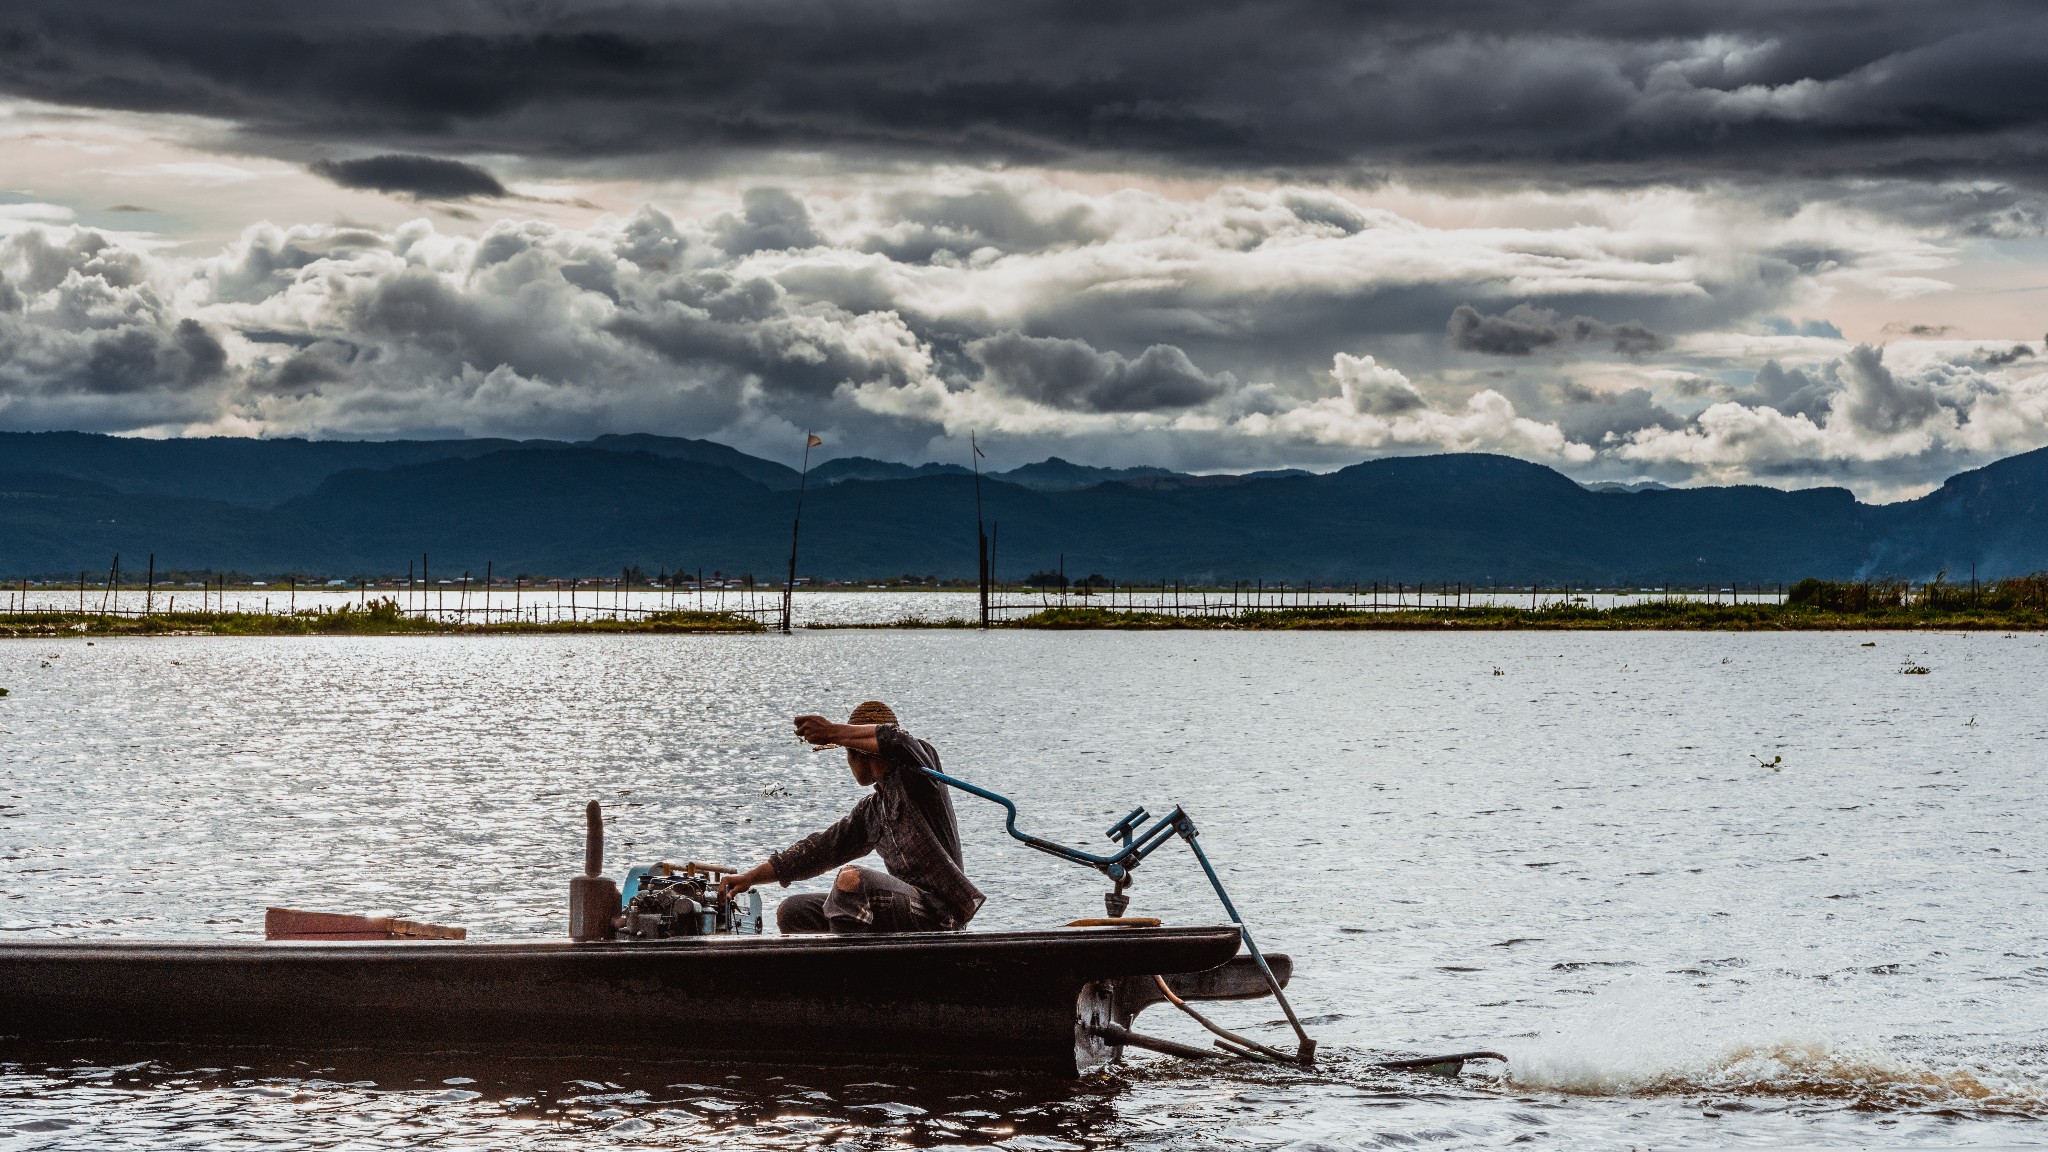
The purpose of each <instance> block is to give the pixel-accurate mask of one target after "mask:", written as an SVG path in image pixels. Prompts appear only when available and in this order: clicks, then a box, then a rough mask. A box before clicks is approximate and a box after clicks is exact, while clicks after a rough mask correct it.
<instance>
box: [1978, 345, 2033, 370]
mask: <svg viewBox="0 0 2048 1152" xmlns="http://www.w3.org/2000/svg"><path fill="white" fill-rule="evenodd" d="M2033 354H2034V350H2033V349H2032V348H2029V347H2027V346H2026V345H2025V344H2015V345H2013V346H2012V347H2010V348H2008V349H2006V350H2005V351H2003V352H1993V353H1991V354H1990V355H1988V356H1986V357H1984V363H1985V365H1986V366H1987V367H1991V368H2003V367H2005V366H2006V365H2007V364H2015V363H2018V362H2019V361H2021V360H2025V359H2027V358H2029V357H2031V356H2032V355H2033Z"/></svg>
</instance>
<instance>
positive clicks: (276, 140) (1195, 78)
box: [0, 0, 2048, 185]
mask: <svg viewBox="0 0 2048 1152" xmlns="http://www.w3.org/2000/svg"><path fill="white" fill-rule="evenodd" d="M2044 70H2048V12H2044V11H2043V9H2042V7H2041V5H2040V4H2039V3H2037V2H2035V0H1956V2H1951V3H1943V4H1926V3H1920V2H1917V0H1910V2H1909V0H1865V2H1863V3H1855V4H1849V3H1841V2H1835V0H1669V2H1665V3H1655V4H1645V3H1635V2H1625V0H1560V2H1559V3H1555V4H1540V5H1539V4H1528V3H1523V2H1520V0H1484V2H1475V3H1469V4H1461V5H1446V4H1442V3H1439V2H1436V0H1380V2H1377V3H1371V4H1357V3H1340V2H1337V0H1256V2H1254V0H1191V2H1190V3H1186V4H1176V5H1150V6H1142V5H1136V4H1128V3H1123V4H1119V3H1110V4H1090V5H1077V4H1073V3H1071V2H1069V0H1020V2H1018V3H1014V4H1008V5H1000V6H994V7H989V6H978V5H959V4H952V3H944V2H941V0H907V2H905V3H898V4H887V5H883V4H866V5H862V4H853V5H848V4H828V3H824V2H822V0H760V2H757V3H748V4H733V5H701V4H697V5H676V4H672V3H667V2H657V0H620V2H616V3H611V4H606V5H602V6H598V5H565V4H510V3H497V4H492V3H482V2H477V0H359V2H357V3H352V4H349V5H347V6H343V7H335V6H309V5H282V4H270V5H249V4H246V3H242V2H240V0H181V2H178V3H164V2H162V0H98V2H95V3H90V4H80V3H78V2H77V0H12V2H11V3H9V4H8V5H6V6H5V8H4V9H0V89H4V90H7V91H10V92H13V93H17V94H20V95H25V96H31V97H35V98H38V99H43V100H49V101H56V102H60V103H67V104H75V105H92V106H102V107H120V108H130V109H147V110H171V111H181V112H192V113H200V114H205V115H209V116H215V117H221V118H224V119H226V120H229V121H231V122H233V123H235V124H237V125H238V126H240V128H241V129H242V130H243V131H245V132H246V133H248V134H249V135H250V136H252V137H254V138H256V139H259V140H263V141H268V142H269V143H270V144H271V146H273V147H275V148H278V149H280V150H284V151H292V150H296V149H303V148H305V147H307V146H309V143H317V142H323V141H325V142H341V143H347V144H350V145H354V146H358V147H362V146H367V147H382V148H389V149H395V150H405V151H429V152H436V153H440V154H456V155H461V154H475V153H481V152H489V153H498V154H508V155H518V156H549V157H555V158H562V159H569V160H587V159H604V158H613V159H617V158H630V157H636V156H660V157H663V158H665V163H666V164H667V165H668V166H669V167H670V168H671V169H672V168H673V167H674V166H675V165H676V164H679V163H698V164H704V165H712V164H716V163H719V162H720V161H721V160H722V159H723V158H725V157H728V156H730V155H731V154H732V153H734V152H743V151H754V150H761V149H782V150H790V151H797V152H805V153H818V152H825V153H834V154H839V155H842V156H844V155H855V154H864V155H868V156H884V157H885V156H940V157H945V158H948V159H998V160H1013V161H1028V162H1080V163H1096V162H1109V163H1141V164H1142V163H1154V164H1160V165H1166V166H1193V167H1225V168H1260V169H1272V168H1285V169H1289V170H1293V171H1320V172H1325V173H1355V172H1358V171H1360V170H1369V169H1377V168H1378V167H1379V166H1382V165H1385V164H1389V163H1395V164H1408V165H1441V166H1451V167H1460V168H1466V169H1504V170H1510V171H1515V172H1529V171H1535V172H1539V173H1543V172H1548V173H1552V174H1556V175H1559V176H1564V177H1574V178H1575V177H1582V176H1590V177H1594V178H1623V179H1627V178H1635V177H1639V176H1659V177H1661V176H1667V175H1672V174H1678V173H1686V172H1698V171H1702V170H1707V171H1728V170H1745V171H1753V172H1758V173H1768V174H1770V175H1773V176H1839V175H1845V174H1856V175H1891V176H1903V177H1907V178H1910V179H1927V180H1954V179H1957V178H1967V177H1972V176H1981V175H1994V176H2001V177H2005V178H2009V179H2011V180H2015V181H2019V182H2023V183H2032V184H2035V185H2041V184H2043V183H2048V85H2044V84H2042V83H2040V77H2041V75H2042V74H2043V72H2044Z"/></svg>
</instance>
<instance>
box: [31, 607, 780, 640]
mask: <svg viewBox="0 0 2048 1152" xmlns="http://www.w3.org/2000/svg"><path fill="white" fill-rule="evenodd" d="M761 631H765V629H764V628H763V627H762V625H761V624H760V623H759V622H758V621H756V620H754V619H752V618H751V617H747V616H741V615H738V614H736V613H732V612H654V613H649V614H648V615H646V616H641V617H636V618H633V619H627V620H552V621H544V622H540V623H533V622H523V621H499V622H494V623H489V624H458V623H453V622H449V621H442V620H431V619H421V618H420V617H418V616H408V615H406V614H405V613H404V612H401V611H399V609H398V606H397V605H396V604H395V603H393V602H391V601H389V600H380V601H375V602H373V603H371V604H370V606H369V607H367V608H354V607H344V608H338V609H335V610H333V611H324V612H299V613H295V614H290V615H272V614H270V613H265V612H179V613H176V614H172V613H157V614H155V615H151V616H101V615H98V614H96V613H92V612H84V613H80V612H31V613H26V614H22V615H14V616H0V637H8V636H522V635H535V636H538V635H546V634H549V633H556V632H563V633H579V634H591V633H599V634H602V633H613V632H618V633H643V634H644V633H674V632H761Z"/></svg>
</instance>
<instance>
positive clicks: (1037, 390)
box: [967, 332, 1233, 412]
mask: <svg viewBox="0 0 2048 1152" xmlns="http://www.w3.org/2000/svg"><path fill="white" fill-rule="evenodd" d="M967 351H968V352H969V354H971V355H972V356H973V357H974V358H975V359H976V360H979V361H980V362H981V363H982V365H983V366H984V367H986V368H987V369H988V378H989V380H990V382H992V383H993V384H994V385H995V386H996V387H997V388H1000V389H1001V390H1002V391H1004V392H1007V393H1009V394H1010V395H1012V396H1019V397H1022V398H1024V399H1027V400H1036V401H1037V402H1039V403H1041V404H1046V405H1049V406H1051V407H1054V408H1067V409H1073V410H1078V411H1088V412H1148V411H1173V410H1176V409H1181V408H1192V407H1193V406H1195V405H1197V404H1201V403H1204V402H1206V401H1209V400H1213V399H1215V398H1216V397H1218V396H1221V395H1222V394H1223V393H1224V392H1225V391H1226V390H1227V389H1228V388H1229V387H1230V385H1231V384H1232V383H1233V381H1232V380H1231V379H1230V378H1229V377H1228V376H1221V377H1218V376H1210V375H1208V374H1206V373H1204V372H1203V371H1202V370H1201V369H1199V368H1197V367H1195V365H1194V363H1193V362H1192V361H1190V360H1189V359H1188V355H1187V353H1185V352H1183V351H1181V350H1180V349H1178V348H1175V347H1173V346H1172V345H1170V344H1154V345H1153V346H1152V347H1150V348H1147V349H1145V351H1143V352H1142V353H1140V354H1139V355H1138V358H1137V359H1135V360H1126V359H1125V358H1123V357H1122V356H1120V355H1118V354H1116V353H1115V352H1099V351H1097V350H1095V349H1094V348H1092V347H1090V346H1089V345H1088V344H1087V343H1086V342H1084V341H1080V340H1059V339H1053V338H1049V337H1039V336H1025V335H1022V334H1020V333H1016V332H1003V333H1000V334H998V335H995V336H990V337H988V338H987V339H984V340H977V341H975V342H974V343H972V344H970V345H968V346H967Z"/></svg>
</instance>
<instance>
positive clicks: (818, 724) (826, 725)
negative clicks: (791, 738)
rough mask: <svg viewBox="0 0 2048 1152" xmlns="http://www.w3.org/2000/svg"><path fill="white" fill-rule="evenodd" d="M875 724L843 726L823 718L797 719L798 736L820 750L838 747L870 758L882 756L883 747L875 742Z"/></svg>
mask: <svg viewBox="0 0 2048 1152" xmlns="http://www.w3.org/2000/svg"><path fill="white" fill-rule="evenodd" d="M877 727H879V725H875V724H841V723H839V722H838V721H836V720H828V719H826V718H825V717H823V716H799V717H797V718H796V734H797V735H798V736H800V737H802V738H803V739H804V740H805V741H807V742H809V743H810V744H812V745H813V746H816V747H819V748H829V747H832V746H834V745H837V746H838V747H841V748H851V749H853V750H854V751H855V752H865V753H867V754H868V755H870V756H877V755H880V754H881V751H882V748H881V745H880V744H878V743H877V742H876V741H875V729H876V728H877Z"/></svg>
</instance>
